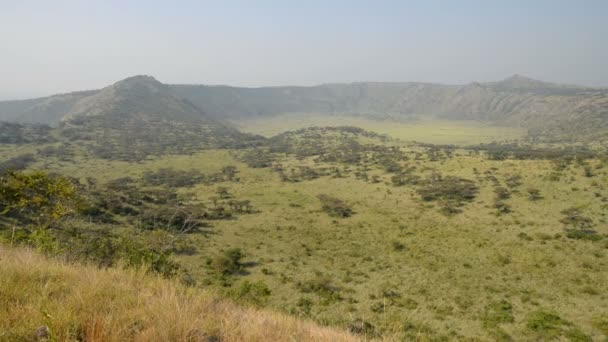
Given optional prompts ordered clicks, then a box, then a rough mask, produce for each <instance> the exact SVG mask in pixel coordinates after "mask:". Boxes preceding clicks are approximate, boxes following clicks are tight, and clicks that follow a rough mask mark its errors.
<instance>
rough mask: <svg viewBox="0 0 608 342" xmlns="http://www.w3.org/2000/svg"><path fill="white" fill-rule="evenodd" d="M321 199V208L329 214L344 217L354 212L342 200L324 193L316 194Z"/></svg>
mask: <svg viewBox="0 0 608 342" xmlns="http://www.w3.org/2000/svg"><path fill="white" fill-rule="evenodd" d="M317 198H319V200H320V201H321V208H322V209H323V210H324V211H325V212H326V213H328V214H329V216H333V217H340V218H346V217H350V216H352V215H353V214H354V211H353V209H352V207H351V206H350V205H349V204H348V203H346V202H344V201H343V200H341V199H339V198H336V197H332V196H329V195H325V194H320V195H318V196H317Z"/></svg>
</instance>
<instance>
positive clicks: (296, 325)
mask: <svg viewBox="0 0 608 342" xmlns="http://www.w3.org/2000/svg"><path fill="white" fill-rule="evenodd" d="M42 325H46V326H48V327H49V329H50V332H51V334H52V336H51V340H55V341H74V340H86V341H91V342H93V341H212V340H214V337H215V338H216V339H215V340H219V341H225V342H229V341H358V340H359V339H358V338H357V337H354V336H352V335H350V334H348V333H346V332H342V331H339V330H334V329H330V328H325V327H320V326H318V325H315V324H313V323H310V322H306V321H302V320H298V319H296V318H292V317H288V316H285V315H282V314H278V313H273V312H270V311H264V310H256V309H252V308H242V307H239V306H236V305H234V304H232V303H229V302H227V301H225V300H222V299H219V298H218V297H217V296H216V295H214V294H213V293H211V292H209V291H204V290H200V289H193V288H186V287H184V286H182V285H181V284H179V283H177V282H175V281H171V280H166V279H161V278H158V277H154V276H150V275H147V274H145V273H144V272H136V271H133V270H123V269H118V268H111V269H104V270H100V269H98V268H96V267H91V266H82V265H70V264H65V263H62V262H61V261H59V260H51V259H47V258H44V257H42V256H40V255H38V254H36V253H35V252H32V251H29V250H23V249H12V248H7V247H0V341H27V340H31V339H32V338H33V336H34V334H35V332H36V329H37V328H38V327H40V326H42Z"/></svg>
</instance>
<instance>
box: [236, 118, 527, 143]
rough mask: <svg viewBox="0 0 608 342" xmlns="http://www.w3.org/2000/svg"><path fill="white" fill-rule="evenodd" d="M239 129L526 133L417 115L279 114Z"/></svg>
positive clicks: (414, 137) (458, 137) (503, 137)
mask: <svg viewBox="0 0 608 342" xmlns="http://www.w3.org/2000/svg"><path fill="white" fill-rule="evenodd" d="M235 124H236V126H237V127H238V128H239V130H241V131H243V132H249V133H255V134H260V135H263V136H267V137H270V136H273V135H276V134H279V133H282V132H284V131H288V130H296V129H300V128H306V127H314V126H317V127H327V126H357V127H362V128H364V129H366V130H369V131H372V132H376V133H379V134H388V135H390V136H392V137H393V138H398V139H402V140H404V141H417V142H422V143H429V144H454V145H475V144H479V143H488V142H492V141H508V140H517V139H520V138H521V137H523V136H524V135H525V134H526V131H525V130H524V129H518V128H513V127H502V126H491V125H488V124H484V123H480V122H476V121H464V120H460V121H451V120H432V119H420V120H416V121H411V122H400V121H391V120H371V119H366V118H361V117H353V116H342V115H335V116H329V115H321V114H315V113H310V114H308V115H301V114H299V115H294V114H283V115H278V116H275V117H271V118H268V117H265V118H263V119H262V118H260V119H244V120H239V121H238V122H235Z"/></svg>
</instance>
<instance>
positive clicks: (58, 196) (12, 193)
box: [0, 171, 77, 229]
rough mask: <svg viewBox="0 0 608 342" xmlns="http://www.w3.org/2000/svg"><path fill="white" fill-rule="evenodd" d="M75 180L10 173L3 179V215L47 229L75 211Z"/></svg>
mask: <svg viewBox="0 0 608 342" xmlns="http://www.w3.org/2000/svg"><path fill="white" fill-rule="evenodd" d="M76 197H77V187H76V184H75V182H74V181H73V180H71V179H68V178H66V177H62V176H58V175H52V174H49V173H48V172H46V171H27V172H26V171H23V172H7V173H5V174H4V175H2V176H0V214H2V215H5V216H7V217H12V218H15V219H17V220H19V221H20V222H22V223H28V224H33V225H34V226H35V227H36V228H42V229H45V228H48V227H50V226H51V225H53V224H54V223H56V222H57V221H59V220H61V219H62V218H64V217H65V216H67V215H69V214H71V213H73V212H74V211H75V205H76V199H77V198H76Z"/></svg>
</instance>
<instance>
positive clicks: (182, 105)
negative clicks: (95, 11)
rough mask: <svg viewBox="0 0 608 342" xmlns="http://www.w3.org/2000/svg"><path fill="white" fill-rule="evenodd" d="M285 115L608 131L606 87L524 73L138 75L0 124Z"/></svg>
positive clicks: (37, 106)
mask: <svg viewBox="0 0 608 342" xmlns="http://www.w3.org/2000/svg"><path fill="white" fill-rule="evenodd" d="M127 113H130V114H131V115H126V114H127ZM285 113H300V114H301V115H306V114H309V113H317V114H326V115H348V116H362V117H367V118H374V119H393V120H412V119H416V118H441V119H451V120H476V121H482V122H488V123H492V124H499V125H507V126H515V127H524V128H527V129H528V130H529V132H530V133H531V134H534V135H542V136H549V137H559V138H562V139H563V138H573V139H575V140H577V139H580V138H586V139H588V138H590V137H593V138H598V137H599V136H604V133H605V132H606V131H608V90H607V89H595V88H588V87H579V86H572V85H560V84H552V83H546V82H542V81H538V80H533V79H530V78H526V77H524V76H520V75H514V76H512V77H509V78H507V79H505V80H502V81H498V82H490V83H475V82H474V83H470V84H466V85H441V84H429V83H415V82H408V83H382V82H362V83H350V84H324V85H319V86H313V87H295V86H286V87H263V88H239V87H230V86H208V85H181V84H176V85H165V84H162V83H160V82H158V81H157V80H155V79H154V78H153V77H150V76H135V77H131V78H128V79H126V80H123V81H120V82H118V83H116V84H114V85H112V86H109V87H106V88H104V89H101V90H90V91H81V92H74V93H69V94H60V95H54V96H50V97H45V98H39V99H31V100H20V101H3V102H0V121H16V122H24V123H45V124H52V125H56V124H59V123H60V122H71V121H73V120H78V118H83V117H86V118H95V117H97V118H99V117H106V118H111V120H110V121H111V122H113V123H114V124H115V125H116V124H118V125H122V124H124V123H125V118H129V120H128V121H129V122H130V125H138V124H141V123H140V121H141V120H144V119H145V120H144V121H149V120H150V119H154V120H165V121H167V122H198V121H200V120H203V121H204V122H205V125H208V124H209V123H212V125H214V126H217V127H221V128H222V129H227V127H226V126H225V125H224V124H220V123H219V122H220V121H238V120H240V119H243V118H252V117H258V118H259V117H267V116H276V115H280V114H285ZM108 120H109V119H108ZM138 122H139V123H138Z"/></svg>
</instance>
